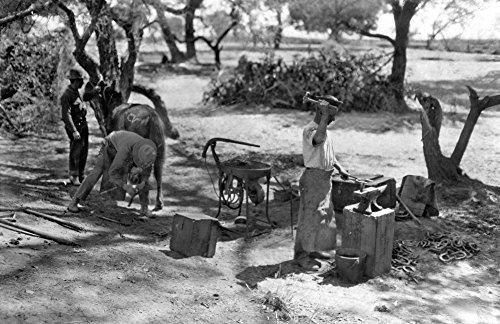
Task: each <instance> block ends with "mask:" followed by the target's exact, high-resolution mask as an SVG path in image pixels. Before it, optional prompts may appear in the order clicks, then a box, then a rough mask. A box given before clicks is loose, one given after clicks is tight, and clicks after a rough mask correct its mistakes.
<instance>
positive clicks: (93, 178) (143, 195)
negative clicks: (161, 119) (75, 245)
mask: <svg viewBox="0 0 500 324" xmlns="http://www.w3.org/2000/svg"><path fill="white" fill-rule="evenodd" d="M156 154H157V148H156V145H155V144H154V142H153V141H151V140H149V139H146V138H144V137H142V136H140V135H138V134H136V133H134V132H129V131H125V130H121V131H115V132H111V133H110V134H109V135H108V136H106V137H105V138H104V143H103V145H102V147H101V150H100V152H99V155H98V156H97V160H96V161H95V164H94V168H93V170H92V171H91V172H90V174H89V175H88V176H87V177H86V178H85V179H84V180H83V183H82V184H81V185H80V187H79V188H78V190H77V191H76V193H75V195H74V197H73V199H72V200H71V202H70V204H69V206H68V210H69V211H70V212H73V213H77V212H79V208H78V203H79V202H80V201H82V200H85V199H86V198H87V196H88V195H89V193H90V191H92V188H93V187H94V186H95V184H96V183H97V181H98V180H99V179H100V178H101V176H103V177H106V178H108V179H109V182H111V183H112V184H114V185H115V186H116V187H115V188H117V189H118V190H124V191H126V192H127V193H128V194H129V195H130V196H131V197H133V196H135V195H136V194H137V193H138V194H139V201H140V204H141V214H142V215H144V216H151V212H150V211H149V210H148V202H149V198H148V194H149V185H148V183H147V180H148V178H149V175H150V173H151V169H152V165H153V162H154V161H155V159H156ZM127 179H128V180H129V182H130V183H132V184H129V183H127Z"/></svg>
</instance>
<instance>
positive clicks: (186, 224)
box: [170, 213, 219, 258]
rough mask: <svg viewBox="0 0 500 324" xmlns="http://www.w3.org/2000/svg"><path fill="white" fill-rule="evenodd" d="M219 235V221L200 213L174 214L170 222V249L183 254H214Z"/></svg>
mask: <svg viewBox="0 0 500 324" xmlns="http://www.w3.org/2000/svg"><path fill="white" fill-rule="evenodd" d="M218 235H219V221H218V220H217V219H216V218H213V217H210V216H206V215H202V214H191V213H183V214H175V215H174V220H173V223H172V238H171V239H170V250H172V251H175V252H178V253H180V254H182V255H185V256H195V255H201V256H203V257H207V258H211V257H213V256H214V254H215V247H216V245H217V238H218Z"/></svg>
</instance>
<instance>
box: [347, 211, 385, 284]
mask: <svg viewBox="0 0 500 324" xmlns="http://www.w3.org/2000/svg"><path fill="white" fill-rule="evenodd" d="M357 206H358V205H357V204H355V205H349V206H346V207H345V208H344V212H343V218H344V220H343V221H344V224H343V225H344V226H343V229H342V247H343V248H351V249H358V250H361V251H363V252H366V254H367V257H366V267H365V275H366V276H368V277H370V278H373V277H376V276H379V275H381V274H383V273H386V272H389V271H390V270H391V260H392V243H393V240H394V217H395V214H394V210H392V209H389V208H386V209H382V210H380V211H378V212H373V213H372V214H370V215H364V214H361V213H357V212H355V211H354V210H353V209H354V208H356V207H357Z"/></svg>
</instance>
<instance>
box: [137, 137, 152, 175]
mask: <svg viewBox="0 0 500 324" xmlns="http://www.w3.org/2000/svg"><path fill="white" fill-rule="evenodd" d="M156 154H157V150H156V145H155V143H154V142H153V141H152V140H150V139H146V138H145V139H143V140H141V141H139V142H137V143H136V144H135V145H134V148H133V150H132V159H133V160H134V163H135V165H137V166H138V167H140V168H147V167H149V166H151V165H152V164H153V162H154V161H155V159H156Z"/></svg>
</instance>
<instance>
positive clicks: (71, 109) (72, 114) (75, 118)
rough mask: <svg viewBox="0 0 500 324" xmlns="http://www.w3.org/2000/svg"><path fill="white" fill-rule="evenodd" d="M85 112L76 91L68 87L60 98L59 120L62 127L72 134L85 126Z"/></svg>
mask: <svg viewBox="0 0 500 324" xmlns="http://www.w3.org/2000/svg"><path fill="white" fill-rule="evenodd" d="M86 115H87V110H86V109H85V106H84V105H83V101H82V99H81V98H80V94H79V93H78V89H74V88H73V87H72V86H71V85H69V86H68V87H67V88H66V90H65V91H64V93H63V94H62V96H61V119H62V121H63V122H64V126H65V127H66V128H67V129H69V130H70V131H72V132H76V131H78V129H80V128H82V127H83V126H85V125H87V119H86V118H85V116H86Z"/></svg>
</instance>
